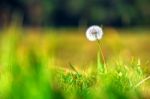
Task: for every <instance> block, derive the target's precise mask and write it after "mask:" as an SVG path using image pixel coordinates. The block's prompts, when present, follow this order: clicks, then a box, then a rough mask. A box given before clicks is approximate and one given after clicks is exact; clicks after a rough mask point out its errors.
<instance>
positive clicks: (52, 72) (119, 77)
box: [0, 28, 150, 99]
mask: <svg viewBox="0 0 150 99" xmlns="http://www.w3.org/2000/svg"><path fill="white" fill-rule="evenodd" d="M61 31H62V30H61ZM107 31H109V32H111V33H112V34H113V33H114V32H115V31H114V30H112V29H107V30H106V32H107ZM21 32H25V31H23V30H18V29H16V28H11V29H8V30H5V31H3V32H2V33H3V34H1V36H0V44H1V45H0V99H142V98H149V97H150V96H149V94H148V93H149V89H148V88H149V85H150V83H149V79H145V78H146V77H148V76H149V71H148V70H147V69H146V70H145V68H146V66H147V65H144V66H143V62H142V61H141V60H142V59H144V60H145V59H147V56H146V57H145V58H142V59H139V58H134V57H133V56H132V55H130V54H132V52H133V51H134V48H133V46H132V45H128V44H129V43H127V45H128V47H126V46H127V45H126V44H125V43H124V41H125V40H126V41H127V42H129V39H127V38H130V41H132V42H134V39H131V38H132V36H127V37H126V38H125V36H123V37H118V34H115V33H114V34H113V35H112V34H107V33H106V37H105V36H104V40H102V42H103V45H102V49H103V53H104V56H105V58H106V67H104V64H103V63H102V61H101V55H100V54H99V53H98V51H97V45H96V44H95V43H91V42H89V41H87V40H86V39H85V37H84V33H83V35H82V34H74V35H72V34H64V33H63V32H64V31H62V33H60V34H59V33H58V34H54V32H60V31H55V30H51V31H48V30H45V34H35V33H36V32H39V31H35V30H34V31H27V33H25V34H23V33H21ZM33 32H35V33H33ZM48 32H50V33H48ZM77 32H81V31H77ZM83 32H84V31H83ZM134 35H135V34H134ZM145 35H148V34H145ZM110 36H111V37H113V39H112V40H113V41H114V42H112V41H111V39H110V38H109V37H110ZM146 37H147V36H145V38H146ZM121 38H122V39H123V38H125V39H124V40H122V39H121ZM133 38H135V37H133ZM140 39H141V38H140ZM130 44H131V43H130ZM136 47H137V46H136ZM127 48H128V49H131V50H132V51H131V53H130V54H129V51H128V50H127V52H126V50H125V52H124V49H127ZM138 50H139V49H137V50H136V51H137V52H138ZM140 51H141V50H140ZM146 51H147V49H146ZM146 51H145V52H144V50H143V52H141V53H147V52H146ZM124 53H125V54H124ZM138 55H140V54H138ZM138 55H137V56H138ZM126 57H128V59H126ZM135 57H136V55H135ZM141 57H143V56H141ZM144 64H145V63H144ZM144 79H145V80H144Z"/></svg>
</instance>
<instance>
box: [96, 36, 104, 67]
mask: <svg viewBox="0 0 150 99" xmlns="http://www.w3.org/2000/svg"><path fill="white" fill-rule="evenodd" d="M97 43H98V46H99V50H100V53H101V56H102V61H103V64H104V65H106V64H105V58H104V55H103V51H102V48H101V45H102V44H101V42H100V41H99V40H98V39H97Z"/></svg>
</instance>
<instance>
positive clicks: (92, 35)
mask: <svg viewBox="0 0 150 99" xmlns="http://www.w3.org/2000/svg"><path fill="white" fill-rule="evenodd" d="M102 36H103V31H102V28H101V27H99V26H97V25H93V26H91V27H89V28H88V29H87V31H86V37H87V39H88V40H90V41H96V40H100V39H101V38H102Z"/></svg>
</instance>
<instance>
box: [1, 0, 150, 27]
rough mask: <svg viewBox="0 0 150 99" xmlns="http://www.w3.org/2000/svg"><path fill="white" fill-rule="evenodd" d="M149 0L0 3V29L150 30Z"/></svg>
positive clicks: (7, 0)
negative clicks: (14, 23) (15, 26)
mask: <svg viewBox="0 0 150 99" xmlns="http://www.w3.org/2000/svg"><path fill="white" fill-rule="evenodd" d="M149 4H150V2H149V0H0V27H4V26H8V25H10V24H11V22H12V20H16V21H17V22H19V24H20V25H21V26H25V27H28V26H32V27H43V26H54V27H81V26H83V27H85V26H89V25H92V24H99V25H104V26H113V27H131V26H142V27H149V26H150V7H149Z"/></svg>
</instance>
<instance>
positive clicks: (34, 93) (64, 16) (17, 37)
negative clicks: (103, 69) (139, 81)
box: [0, 0, 150, 99]
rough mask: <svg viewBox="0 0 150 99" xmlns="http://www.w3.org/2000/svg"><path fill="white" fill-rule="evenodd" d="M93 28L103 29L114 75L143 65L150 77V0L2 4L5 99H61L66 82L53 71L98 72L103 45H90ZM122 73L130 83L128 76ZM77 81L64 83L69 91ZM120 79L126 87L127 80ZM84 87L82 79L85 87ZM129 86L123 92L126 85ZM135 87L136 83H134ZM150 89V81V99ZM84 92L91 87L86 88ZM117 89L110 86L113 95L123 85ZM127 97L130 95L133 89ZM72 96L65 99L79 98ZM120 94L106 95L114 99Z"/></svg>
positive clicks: (0, 83) (0, 56)
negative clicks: (99, 47) (117, 67)
mask: <svg viewBox="0 0 150 99" xmlns="http://www.w3.org/2000/svg"><path fill="white" fill-rule="evenodd" d="M91 25H98V26H101V27H102V30H103V33H104V35H103V38H102V39H101V40H100V41H101V42H102V45H101V47H102V52H103V54H104V58H105V61H106V63H107V64H108V65H107V68H108V70H109V69H111V68H113V67H115V66H118V65H119V66H120V67H121V66H122V69H121V70H124V67H136V66H137V71H138V70H139V67H140V66H141V67H142V70H143V74H144V75H145V76H144V77H147V76H149V75H150V0H0V99H52V98H50V96H51V94H54V96H55V98H54V99H61V98H59V96H60V94H63V93H64V92H63V90H62V88H61V87H60V88H59V86H58V85H59V84H60V81H58V83H56V82H55V80H52V79H53V78H56V79H57V77H56V75H53V76H52V72H53V69H51V68H53V67H54V68H56V70H59V68H58V67H60V69H64V70H65V71H66V72H67V71H71V70H72V71H73V70H75V71H83V72H85V73H86V72H88V71H90V70H92V68H93V67H95V68H96V69H94V70H95V71H97V56H98V54H97V53H98V45H97V42H91V41H88V39H87V38H86V36H85V32H86V30H87V28H88V27H89V26H91ZM73 67H74V68H75V69H73ZM90 68H91V69H90ZM135 69H136V68H135ZM135 69H133V70H135ZM133 70H132V71H133ZM116 71H117V70H116ZM127 71H128V69H127ZM135 71H136V70H135ZM128 72H129V73H131V74H132V72H130V71H128ZM56 73H57V72H56ZM118 73H119V71H118ZM122 73H123V74H124V75H125V78H126V71H125V72H122ZM133 73H134V72H133ZM139 73H141V72H139ZM64 74H65V73H64ZM114 74H115V75H116V72H114ZM119 74H120V73H119ZM141 74H142V73H141ZM108 75H109V74H108ZM132 75H133V76H136V75H134V74H132ZM66 76H67V75H66ZM64 77H65V76H64ZM72 77H73V79H71V78H70V76H67V77H66V78H67V79H66V78H64V79H66V80H64V81H67V82H68V85H67V86H66V82H65V83H64V85H62V86H64V87H65V86H66V89H67V90H68V89H69V88H68V86H70V85H71V86H72V83H70V81H74V79H76V76H72ZM77 77H80V76H78V75H77ZM91 77H92V79H93V76H92V75H91ZM104 77H105V76H104ZM114 77H115V76H114ZM118 77H119V76H118ZM58 78H59V77H58ZM102 78H103V77H102ZM110 78H111V79H110V81H111V80H112V77H111V76H110ZM134 78H135V77H134ZM134 78H131V80H134ZM137 78H138V76H137ZM92 79H91V81H93V80H92ZM115 79H117V81H121V82H124V78H123V79H122V80H120V79H118V78H117V77H115ZM58 80H62V79H58ZM100 80H101V79H100ZM94 81H95V80H94ZM112 81H114V80H112ZM112 81H111V82H112ZM51 82H52V83H51ZM80 82H82V79H80V78H79V87H80V85H81V86H82V83H80ZM127 82H129V80H128V78H127ZM75 83H76V81H75ZM105 83H106V85H107V83H108V80H104V83H101V84H102V85H103V84H104V85H105ZM112 83H114V84H113V85H120V83H119V84H116V83H115V82H112ZM57 84H58V85H57ZM93 84H95V82H94V83H93ZM110 84H111V83H110ZM124 84H125V85H123V88H124V86H126V81H125V82H124ZM51 85H52V86H51ZM76 85H77V86H78V83H76ZM76 85H75V86H76ZM83 85H84V84H83ZM89 85H90V86H91V84H89ZM130 85H135V83H133V84H130V82H129V86H130ZM149 85H150V82H148V84H147V85H145V87H144V88H145V89H144V88H143V90H144V91H142V93H143V96H145V97H147V98H145V99H150V98H149V97H150V94H149V93H150V88H149ZM85 86H87V85H86V84H85ZM96 86H97V84H96ZM96 86H95V85H94V87H95V88H96V89H97V87H96ZM104 87H105V86H104ZM131 87H132V86H131ZM84 88H87V87H84V86H83V87H81V89H84ZM98 88H99V89H100V90H101V91H99V92H100V93H97V95H101V94H102V96H103V88H100V87H98ZM112 88H113V87H111V86H110V88H109V90H110V89H111V90H110V91H108V93H109V92H113V93H114V94H115V95H116V92H117V93H120V92H121V91H122V89H121V90H120V88H122V86H121V87H119V88H116V89H115V90H117V91H114V89H112ZM129 88H130V87H129ZM91 89H92V90H93V88H92V87H91ZM87 90H89V88H87ZM69 91H70V93H72V90H71V89H69ZM87 92H88V93H89V91H87ZM127 92H130V91H129V90H128V89H127ZM50 93H51V94H50ZM70 93H69V95H68V96H69V97H68V98H63V99H75V98H72V97H71V98H70ZM93 93H94V94H95V90H93ZM114 94H112V93H109V94H107V93H106V94H105V95H106V96H110V97H111V96H112V97H114ZM78 95H79V94H78V93H77V94H74V96H78ZM105 95H104V96H105ZM117 95H119V96H120V95H121V94H117ZM122 95H125V94H122ZM85 96H86V94H85ZM133 96H134V95H133ZM121 98H122V97H121ZM76 99H79V97H78V98H76ZM82 99H92V98H91V97H89V96H87V98H82ZM93 99H99V98H97V97H96V98H93ZM102 99H107V98H102ZM112 99H117V98H112ZM118 99H120V97H119V98H118ZM124 99H127V98H124ZM131 99H138V98H136V97H134V98H131ZM140 99H141V98H140ZM142 99H143V98H142Z"/></svg>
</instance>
